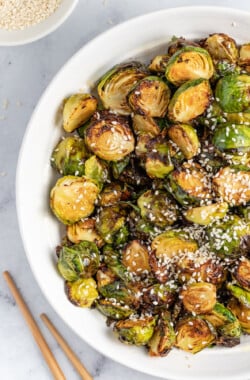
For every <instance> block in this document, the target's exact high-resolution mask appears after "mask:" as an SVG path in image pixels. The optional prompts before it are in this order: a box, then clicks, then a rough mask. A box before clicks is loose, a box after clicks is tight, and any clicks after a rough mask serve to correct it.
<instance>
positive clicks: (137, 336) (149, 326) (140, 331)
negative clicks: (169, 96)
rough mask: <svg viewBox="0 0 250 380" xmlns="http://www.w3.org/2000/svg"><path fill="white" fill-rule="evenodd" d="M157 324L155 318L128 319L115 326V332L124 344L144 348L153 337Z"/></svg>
mask: <svg viewBox="0 0 250 380" xmlns="http://www.w3.org/2000/svg"><path fill="white" fill-rule="evenodd" d="M155 324H156V321H155V318H154V317H145V318H144V319H126V320H124V321H119V322H117V323H116V324H115V326H114V332H115V334H116V335H118V338H119V340H120V341H121V342H123V343H127V344H135V345H136V346H143V345H146V344H147V343H148V342H149V340H150V338H151V337H152V335H153V333H154V327H155Z"/></svg>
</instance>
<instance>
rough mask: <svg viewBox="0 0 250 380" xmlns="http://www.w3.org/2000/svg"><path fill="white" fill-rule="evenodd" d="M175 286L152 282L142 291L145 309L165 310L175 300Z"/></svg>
mask: <svg viewBox="0 0 250 380" xmlns="http://www.w3.org/2000/svg"><path fill="white" fill-rule="evenodd" d="M176 290H177V286H176V285H175V284H171V287H170V286H169V285H165V284H154V285H151V286H149V287H148V288H147V289H146V291H144V292H143V301H144V302H145V304H146V308H147V310H152V311H154V310H156V311H159V310H166V309H169V307H170V306H171V305H173V303H174V301H175V300H176Z"/></svg>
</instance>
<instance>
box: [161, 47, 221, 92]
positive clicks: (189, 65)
mask: <svg viewBox="0 0 250 380" xmlns="http://www.w3.org/2000/svg"><path fill="white" fill-rule="evenodd" d="M213 73H214V67H213V62H212V59H211V57H210V55H209V53H208V52H207V51H206V50H205V49H202V48H200V47H195V46H185V47H183V48H182V49H180V50H177V51H176V53H175V54H174V55H173V56H172V57H171V58H170V59H169V61H168V63H167V66H166V72H165V75H166V78H167V80H168V81H169V82H171V83H173V84H174V85H175V86H179V85H181V84H183V83H184V82H186V81H188V80H192V79H200V78H204V79H210V78H211V77H212V76H213Z"/></svg>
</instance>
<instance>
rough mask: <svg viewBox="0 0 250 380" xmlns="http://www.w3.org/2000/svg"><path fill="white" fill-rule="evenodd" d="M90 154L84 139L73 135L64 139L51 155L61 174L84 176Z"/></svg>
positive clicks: (54, 165) (55, 166)
mask: <svg viewBox="0 0 250 380" xmlns="http://www.w3.org/2000/svg"><path fill="white" fill-rule="evenodd" d="M88 156H89V153H88V151H87V148H86V146H85V144H84V140H82V139H80V138H78V137H76V136H72V137H66V138H64V139H62V140H61V141H60V142H59V143H58V144H57V146H56V147H55V149H54V150H53V153H52V156H51V165H52V167H53V168H55V169H56V170H57V171H58V172H59V173H60V174H63V175H70V174H71V175H76V176H78V175H79V176H82V175H83V174H84V170H85V168H84V162H85V160H86V159H87V157H88Z"/></svg>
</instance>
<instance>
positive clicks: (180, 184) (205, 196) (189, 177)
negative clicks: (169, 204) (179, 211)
mask: <svg viewBox="0 0 250 380" xmlns="http://www.w3.org/2000/svg"><path fill="white" fill-rule="evenodd" d="M168 179H169V183H168V189H169V191H170V192H171V194H172V195H173V197H174V198H175V199H176V200H177V201H178V202H179V203H180V204H181V205H182V206H187V205H191V204H194V205H200V204H201V203H202V202H204V201H207V200H209V199H211V189H210V187H211V185H210V182H209V179H208V177H207V175H206V172H205V171H204V170H203V169H202V168H201V166H200V165H198V164H194V163H193V164H190V163H188V162H185V163H184V164H183V165H182V167H180V168H178V169H177V170H175V171H173V172H171V173H170V174H169V176H168Z"/></svg>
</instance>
